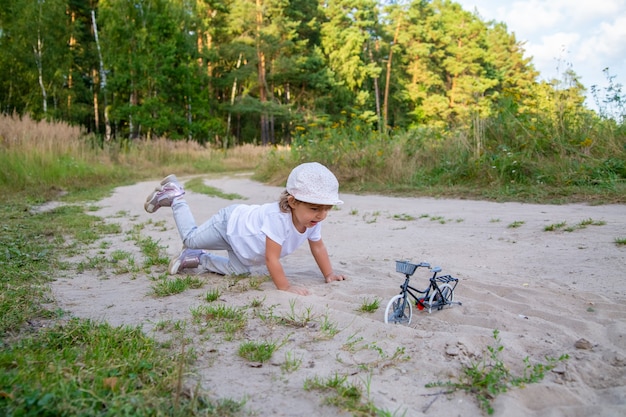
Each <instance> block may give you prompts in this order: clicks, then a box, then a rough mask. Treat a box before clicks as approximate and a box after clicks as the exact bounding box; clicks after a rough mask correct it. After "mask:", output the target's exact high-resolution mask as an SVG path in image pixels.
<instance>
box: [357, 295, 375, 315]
mask: <svg viewBox="0 0 626 417" xmlns="http://www.w3.org/2000/svg"><path fill="white" fill-rule="evenodd" d="M378 307H380V298H374V299H373V300H370V299H368V298H366V299H363V301H362V303H361V305H360V306H359V308H358V309H357V311H360V312H362V313H374V312H375V311H377V310H378Z"/></svg>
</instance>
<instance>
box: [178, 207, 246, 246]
mask: <svg viewBox="0 0 626 417" xmlns="http://www.w3.org/2000/svg"><path fill="white" fill-rule="evenodd" d="M234 208H235V206H229V207H226V208H223V209H221V210H220V211H218V212H217V213H216V214H215V215H214V216H212V217H211V218H210V219H209V220H207V221H206V222H204V223H203V224H201V225H200V226H196V221H195V219H194V217H193V214H192V213H191V210H190V209H189V204H187V201H185V200H184V199H182V198H177V199H176V200H175V201H174V203H173V204H172V211H173V213H174V221H175V222H176V227H177V228H178V233H179V235H180V238H181V239H182V241H183V244H184V245H185V247H187V248H190V249H209V250H222V249H223V250H229V249H230V245H229V244H228V242H227V241H226V239H225V236H226V225H227V223H228V217H229V215H230V213H231V212H232V210H233V209H234Z"/></svg>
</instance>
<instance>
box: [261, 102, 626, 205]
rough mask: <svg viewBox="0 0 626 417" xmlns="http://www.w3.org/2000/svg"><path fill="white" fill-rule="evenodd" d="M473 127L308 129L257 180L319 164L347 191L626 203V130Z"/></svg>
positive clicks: (607, 123)
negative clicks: (396, 130) (384, 133)
mask: <svg viewBox="0 0 626 417" xmlns="http://www.w3.org/2000/svg"><path fill="white" fill-rule="evenodd" d="M474 123H475V125H476V124H479V126H474V128H473V129H471V130H463V129H459V130H456V131H445V130H438V129H435V128H419V129H414V130H411V131H408V132H400V133H393V134H391V135H389V136H381V135H378V134H376V133H375V132H372V131H371V130H369V129H366V128H365V127H364V126H363V125H362V124H361V123H359V122H354V123H353V124H351V125H349V126H337V127H334V128H328V129H325V130H319V131H307V132H305V133H303V134H301V135H300V136H299V137H298V138H296V139H295V140H294V142H293V146H292V149H291V152H290V153H286V152H274V153H273V154H271V155H270V158H269V159H268V161H267V162H266V163H265V164H264V165H263V166H262V167H260V169H259V170H257V175H258V176H259V178H261V179H263V180H269V181H277V179H278V178H284V177H285V176H286V174H287V173H288V171H289V169H290V168H291V167H293V166H294V165H296V164H297V163H299V162H302V161H307V160H316V161H320V162H322V163H325V164H326V165H328V166H329V167H330V168H331V169H332V170H333V172H335V173H336V174H337V176H338V178H339V180H340V183H341V184H342V187H343V188H344V190H353V191H377V192H402V193H410V194H414V195H415V194H431V195H432V194H435V195H457V196H459V195H463V196H466V197H477V198H490V199H502V200H518V201H521V200H523V201H535V202H558V203H562V202H568V201H594V202H625V201H626V197H624V196H625V194H626V128H625V127H624V126H619V125H616V124H615V123H614V121H612V120H601V119H598V118H597V117H591V116H587V115H584V114H583V115H582V116H579V119H577V120H568V121H560V122H559V123H558V124H559V125H560V127H559V128H556V127H555V123H554V121H551V120H541V119H539V118H537V117H534V118H530V117H529V118H528V120H523V119H520V118H519V117H517V116H513V113H512V112H508V113H507V112H503V113H502V114H499V115H498V116H497V117H493V118H490V119H486V120H476V121H475V122H474ZM591 123H593V124H594V126H593V128H590V124H591ZM559 132H560V133H559ZM559 134H560V135H561V136H559ZM274 167H281V168H274Z"/></svg>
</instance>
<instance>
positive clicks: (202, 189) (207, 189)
mask: <svg viewBox="0 0 626 417" xmlns="http://www.w3.org/2000/svg"><path fill="white" fill-rule="evenodd" d="M185 189H187V190H190V191H194V192H196V193H201V194H206V195H209V196H214V197H219V198H223V199H225V200H237V199H242V200H243V199H244V198H245V197H243V196H241V195H239V194H236V193H225V192H223V191H221V190H220V189H218V188H215V187H211V186H209V185H206V184H204V182H203V179H202V178H193V179H191V180H189V181H187V182H186V183H185Z"/></svg>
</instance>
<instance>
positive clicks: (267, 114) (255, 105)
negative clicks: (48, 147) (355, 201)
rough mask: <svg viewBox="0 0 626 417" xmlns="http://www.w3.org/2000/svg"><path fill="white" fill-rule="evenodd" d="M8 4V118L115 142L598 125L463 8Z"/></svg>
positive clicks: (369, 0) (0, 92)
mask: <svg viewBox="0 0 626 417" xmlns="http://www.w3.org/2000/svg"><path fill="white" fill-rule="evenodd" d="M0 4H2V6H1V8H0V13H1V14H0V72H1V73H2V74H3V77H2V78H1V79H0V110H1V112H2V113H3V114H8V115H12V114H17V115H24V114H29V115H31V116H33V117H34V118H36V119H46V120H55V121H59V120H61V121H66V122H68V123H70V124H72V125H79V126H84V127H85V128H86V129H87V130H88V131H89V132H94V133H97V134H98V135H100V136H101V137H102V138H104V139H105V140H111V139H115V138H117V139H136V138H152V137H166V138H168V139H172V140H181V139H184V140H192V141H196V142H199V143H201V144H216V145H221V146H225V147H226V146H232V145H236V144H243V143H255V144H264V145H267V144H289V143H291V140H292V138H293V136H294V134H298V133H301V132H303V131H307V130H309V129H311V128H319V127H321V128H324V127H329V126H337V125H345V124H350V123H352V122H353V121H358V122H359V123H360V124H362V125H364V126H366V127H369V128H371V129H372V130H374V131H377V132H381V133H389V132H393V131H399V130H400V131H406V130H410V129H415V128H420V127H424V126H427V127H431V128H444V129H455V128H463V127H468V126H470V125H472V123H473V122H475V121H476V120H479V119H480V120H483V119H487V118H489V117H492V116H494V115H497V114H499V113H502V112H503V111H506V112H507V113H509V114H513V115H514V116H515V117H516V118H522V119H528V118H533V117H535V116H536V115H537V114H543V115H547V116H548V117H551V118H559V117H561V118H562V117H563V116H564V115H565V114H570V115H572V114H573V115H576V117H580V116H581V115H583V114H585V115H587V113H588V109H586V108H585V106H584V105H583V101H584V93H585V87H584V86H582V85H581V84H580V83H579V82H578V80H577V76H576V74H575V72H574V71H573V69H571V68H566V69H565V70H564V71H563V77H562V79H560V80H553V81H552V82H546V81H541V82H538V81H537V78H538V75H539V74H538V73H537V71H536V70H535V69H534V67H533V64H532V61H531V60H530V59H529V58H525V57H524V49H523V48H524V45H523V43H521V42H519V41H517V40H516V39H515V36H514V35H513V34H511V33H509V32H508V31H507V27H506V26H505V25H504V24H502V23H498V22H485V21H483V20H481V18H480V17H478V16H476V15H474V14H473V13H470V12H468V11H465V10H463V9H462V8H461V6H460V5H459V4H457V3H455V2H453V1H449V0H434V1H424V0H407V1H398V2H377V1H374V0H323V1H318V0H294V1H286V0H219V1H217V0H130V1H129V0H100V1H97V0H45V1H44V0H2V1H1V3H0ZM564 67H567V66H566V65H564ZM609 77H610V75H609ZM594 87H595V86H594ZM620 92H621V91H620ZM611 93H612V92H611ZM601 98H602V97H601ZM619 98H621V96H620V97H618V99H619ZM600 104H601V105H602V107H601V108H600V113H601V114H600V116H613V115H614V114H613V113H612V112H613V110H614V109H613V108H614V107H615V104H621V105H623V102H619V100H618V101H617V103H616V102H615V100H613V101H611V100H609V102H607V101H606V100H601V103H600ZM603 110H606V111H605V114H602V113H603ZM622 110H623V109H622ZM620 115H621V114H620ZM620 122H621V120H620Z"/></svg>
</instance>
